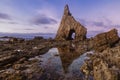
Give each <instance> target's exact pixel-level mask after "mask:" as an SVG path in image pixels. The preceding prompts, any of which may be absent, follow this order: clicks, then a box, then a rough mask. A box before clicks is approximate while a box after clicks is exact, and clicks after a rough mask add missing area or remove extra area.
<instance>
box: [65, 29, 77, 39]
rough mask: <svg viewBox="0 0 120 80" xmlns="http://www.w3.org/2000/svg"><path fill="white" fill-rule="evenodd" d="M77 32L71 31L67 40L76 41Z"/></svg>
mask: <svg viewBox="0 0 120 80" xmlns="http://www.w3.org/2000/svg"><path fill="white" fill-rule="evenodd" d="M75 35H76V34H75V30H74V29H71V30H70V31H69V34H68V37H67V40H74V39H75Z"/></svg>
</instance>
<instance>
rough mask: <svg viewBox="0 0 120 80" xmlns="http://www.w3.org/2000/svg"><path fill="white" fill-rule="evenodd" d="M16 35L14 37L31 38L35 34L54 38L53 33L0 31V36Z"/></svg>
mask: <svg viewBox="0 0 120 80" xmlns="http://www.w3.org/2000/svg"><path fill="white" fill-rule="evenodd" d="M4 36H8V37H16V38H24V39H33V38H34V37H35V36H42V37H43V38H45V39H48V38H55V34H54V33H0V37H4Z"/></svg>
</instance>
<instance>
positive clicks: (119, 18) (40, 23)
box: [0, 0, 120, 36]
mask: <svg viewBox="0 0 120 80" xmlns="http://www.w3.org/2000/svg"><path fill="white" fill-rule="evenodd" d="M66 4H68V5H69V8H70V12H71V13H72V15H73V16H74V17H75V19H76V20H77V21H79V22H80V23H81V24H82V25H84V26H85V27H86V28H87V31H88V33H87V34H88V35H91V36H93V35H96V34H98V33H101V32H106V31H109V30H111V29H113V28H116V29H118V31H119V32H120V0H0V32H3V33H56V32H57V30H58V27H59V24H60V21H61V18H62V15H63V10H64V6H65V5H66Z"/></svg>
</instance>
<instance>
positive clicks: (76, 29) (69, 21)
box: [55, 5, 87, 40]
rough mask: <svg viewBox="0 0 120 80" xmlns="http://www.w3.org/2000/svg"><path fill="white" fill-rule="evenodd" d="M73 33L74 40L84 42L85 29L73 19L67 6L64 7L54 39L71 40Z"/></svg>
mask: <svg viewBox="0 0 120 80" xmlns="http://www.w3.org/2000/svg"><path fill="white" fill-rule="evenodd" d="M73 33H75V40H84V39H86V34H87V29H86V28H85V27H84V26H83V25H81V24H80V23H79V22H78V21H76V20H75V19H74V17H73V16H72V14H71V13H70V11H69V7H68V5H66V6H65V8H64V14H63V17H62V20H61V23H60V26H59V29H58V31H57V35H56V38H55V39H56V40H71V39H72V34H73Z"/></svg>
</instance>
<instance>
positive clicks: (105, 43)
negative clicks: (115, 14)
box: [93, 29, 119, 51]
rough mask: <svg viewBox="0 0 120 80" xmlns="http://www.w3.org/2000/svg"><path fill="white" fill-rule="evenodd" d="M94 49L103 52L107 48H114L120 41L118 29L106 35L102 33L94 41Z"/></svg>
mask: <svg viewBox="0 0 120 80" xmlns="http://www.w3.org/2000/svg"><path fill="white" fill-rule="evenodd" d="M93 40H94V41H93V42H94V49H95V50H96V51H103V50H104V49H106V48H107V47H112V46H114V44H115V43H116V42H117V41H119V36H118V32H117V30H116V29H112V30H110V31H108V32H105V33H100V34H98V35H96V36H95V37H94V39H93Z"/></svg>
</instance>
